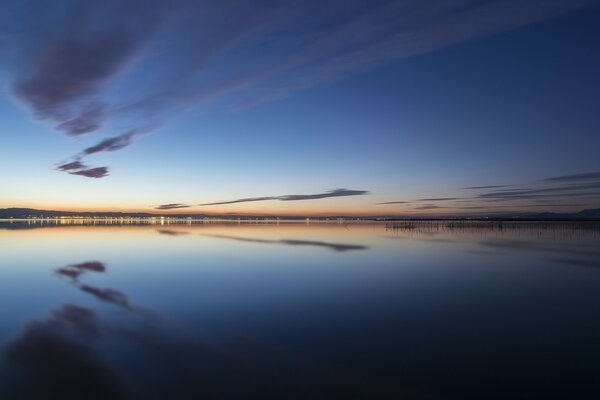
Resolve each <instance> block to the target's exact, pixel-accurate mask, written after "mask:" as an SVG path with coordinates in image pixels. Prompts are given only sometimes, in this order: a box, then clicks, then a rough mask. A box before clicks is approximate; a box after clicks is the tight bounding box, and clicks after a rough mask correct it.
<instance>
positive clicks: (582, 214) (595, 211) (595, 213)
mask: <svg viewBox="0 0 600 400" xmlns="http://www.w3.org/2000/svg"><path fill="white" fill-rule="evenodd" d="M533 216H534V217H536V218H549V219H600V208H592V209H588V210H581V211H579V212H577V213H552V212H546V213H538V214H534V215H533Z"/></svg>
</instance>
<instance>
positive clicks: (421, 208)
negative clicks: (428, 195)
mask: <svg viewBox="0 0 600 400" xmlns="http://www.w3.org/2000/svg"><path fill="white" fill-rule="evenodd" d="M437 208H442V207H440V206H436V205H435V204H425V205H422V206H419V207H415V210H435V209H437Z"/></svg>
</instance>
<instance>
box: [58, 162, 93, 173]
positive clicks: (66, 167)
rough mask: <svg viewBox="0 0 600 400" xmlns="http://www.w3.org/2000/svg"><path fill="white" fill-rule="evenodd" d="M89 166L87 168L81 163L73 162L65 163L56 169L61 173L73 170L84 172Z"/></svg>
mask: <svg viewBox="0 0 600 400" xmlns="http://www.w3.org/2000/svg"><path fill="white" fill-rule="evenodd" d="M86 168H87V166H85V164H82V163H81V161H73V162H69V163H64V164H61V165H59V166H58V167H56V169H58V170H60V171H71V170H82V169H86Z"/></svg>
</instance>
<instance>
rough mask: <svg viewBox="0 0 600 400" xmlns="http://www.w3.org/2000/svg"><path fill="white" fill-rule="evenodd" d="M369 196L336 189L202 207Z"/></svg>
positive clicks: (252, 198)
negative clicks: (268, 201)
mask: <svg viewBox="0 0 600 400" xmlns="http://www.w3.org/2000/svg"><path fill="white" fill-rule="evenodd" d="M365 194H369V191H368V190H348V189H335V190H332V191H329V192H325V193H317V194H288V195H284V196H266V197H246V198H242V199H237V200H229V201H220V202H215V203H204V204H200V205H201V206H215V205H222V204H235V203H248V202H254V201H267V200H278V201H301V200H318V199H325V198H329V197H344V196H360V195H365Z"/></svg>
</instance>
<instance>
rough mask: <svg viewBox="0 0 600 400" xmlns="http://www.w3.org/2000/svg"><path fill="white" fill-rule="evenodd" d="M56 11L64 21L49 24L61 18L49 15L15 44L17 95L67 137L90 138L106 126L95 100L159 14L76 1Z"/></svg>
mask: <svg viewBox="0 0 600 400" xmlns="http://www.w3.org/2000/svg"><path fill="white" fill-rule="evenodd" d="M56 7H57V9H61V8H62V11H63V14H62V15H63V16H64V17H62V18H60V19H58V20H54V19H50V16H51V15H52V16H53V17H54V18H56V16H57V15H60V14H57V13H51V12H47V15H45V16H43V17H42V18H45V17H47V18H48V19H47V20H44V21H43V22H45V23H46V25H44V26H42V27H40V26H38V27H36V29H32V30H31V32H30V34H29V35H27V37H26V38H24V39H23V40H22V41H19V42H18V43H17V44H18V45H20V50H21V51H20V58H21V59H20V61H19V67H18V68H16V69H15V71H14V80H13V85H12V86H13V90H14V93H15V94H16V96H17V97H18V98H19V99H21V100H22V101H23V102H24V103H25V104H27V105H28V106H29V107H30V108H31V110H32V111H33V114H34V116H35V117H36V118H38V119H42V120H50V121H53V122H56V123H58V125H57V129H59V130H62V131H64V132H65V133H66V134H68V135H81V134H85V133H90V132H93V131H95V130H97V129H99V128H100V127H101V126H102V123H103V119H104V118H105V114H106V111H105V105H104V104H103V103H102V102H101V101H98V100H94V97H95V96H97V95H98V94H99V93H100V92H101V91H102V90H103V89H104V85H105V84H107V83H108V82H109V81H110V80H111V79H112V78H114V77H115V76H116V75H117V74H118V73H119V72H120V71H121V70H122V69H123V67H124V66H125V65H126V63H127V62H128V61H129V60H131V59H132V57H133V56H134V55H135V54H136V53H137V52H139V51H140V50H141V48H142V46H143V45H144V43H145V42H146V40H147V39H148V38H149V36H150V35H149V34H150V33H151V32H152V30H153V28H154V27H155V26H156V22H157V17H158V15H157V14H154V15H152V13H151V12H149V11H150V10H152V8H151V7H146V8H144V7H143V5H142V4H137V5H136V4H135V2H128V4H127V7H124V6H123V7H115V6H114V5H113V4H111V5H108V3H107V4H104V7H100V5H99V4H93V3H85V4H84V3H78V4H74V3H72V2H65V3H60V4H58V5H57V6H56ZM125 9H127V11H129V12H128V14H127V15H125V14H123V11H125ZM53 11H54V10H53ZM106 13H111V14H112V15H111V17H110V18H106ZM101 15H103V16H104V18H103V19H102V20H101V21H100V20H99V19H98V16H101ZM41 25H43V24H41Z"/></svg>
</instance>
